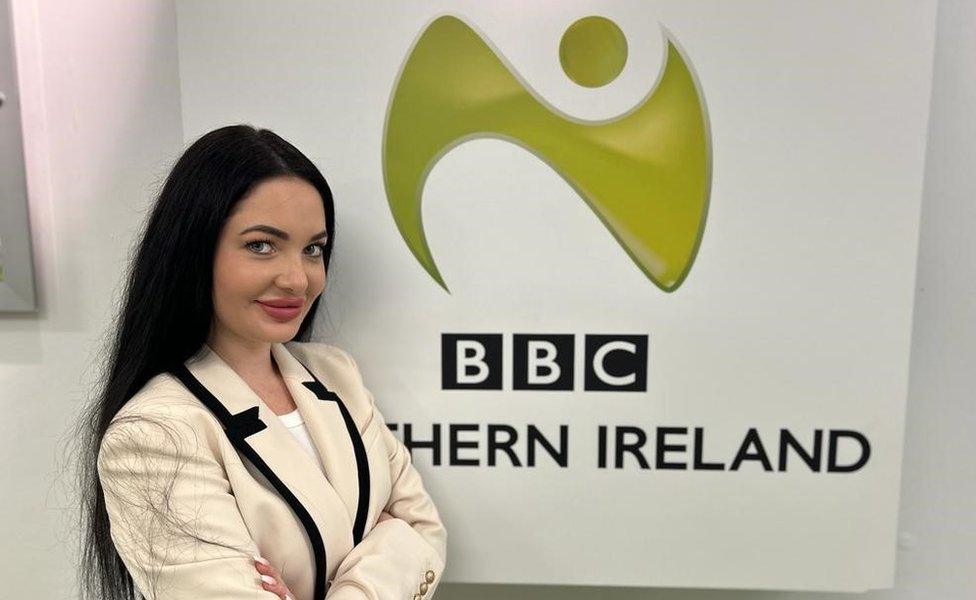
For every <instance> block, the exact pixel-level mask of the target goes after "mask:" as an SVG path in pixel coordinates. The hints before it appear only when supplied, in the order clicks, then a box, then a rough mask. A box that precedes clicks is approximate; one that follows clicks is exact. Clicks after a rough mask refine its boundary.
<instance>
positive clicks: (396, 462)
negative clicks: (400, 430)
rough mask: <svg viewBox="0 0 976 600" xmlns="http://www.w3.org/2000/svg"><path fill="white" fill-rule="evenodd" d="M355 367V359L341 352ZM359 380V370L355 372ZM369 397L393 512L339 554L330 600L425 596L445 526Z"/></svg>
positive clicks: (434, 579)
mask: <svg viewBox="0 0 976 600" xmlns="http://www.w3.org/2000/svg"><path fill="white" fill-rule="evenodd" d="M345 356H346V358H347V359H348V360H349V363H350V365H351V366H352V367H353V369H355V371H356V373H357V374H358V373H359V368H358V366H357V365H356V362H355V360H354V359H353V358H352V357H351V356H349V355H348V353H345ZM359 381H360V384H362V376H361V374H360V377H359ZM363 390H364V391H365V393H366V394H367V396H368V397H369V402H370V407H371V409H372V411H373V415H372V418H373V419H374V420H376V421H377V425H379V427H380V434H381V435H382V436H383V443H384V445H385V446H386V449H387V455H388V456H389V461H390V481H391V483H392V485H391V491H390V499H389V502H388V503H387V505H386V507H385V508H384V510H386V512H388V513H390V515H392V516H393V517H394V518H393V519H387V520H385V521H383V522H381V523H378V524H377V525H376V526H375V527H373V529H372V530H370V531H369V532H368V533H367V534H366V535H365V536H364V537H363V540H362V542H360V543H359V544H358V545H357V546H356V547H355V548H353V549H352V551H350V553H349V554H348V555H347V556H346V557H345V558H344V559H343V561H342V563H341V564H340V565H339V567H338V569H337V570H336V574H335V577H334V579H333V580H332V584H331V587H330V591H329V593H328V594H327V595H326V597H327V598H329V599H330V600H333V599H334V600H363V599H368V600H387V599H388V598H389V599H398V598H404V599H406V600H409V599H411V598H414V597H415V595H420V597H421V598H423V600H429V599H430V598H431V597H432V596H433V595H434V591H435V589H436V588H437V586H438V584H440V580H441V575H442V574H443V572H444V567H445V565H446V562H447V530H446V529H445V527H444V524H443V522H442V521H441V518H440V515H439V513H438V511H437V507H436V506H435V505H434V501H433V500H432V499H431V497H430V494H428V493H427V490H426V489H425V487H424V484H423V481H422V480H421V477H420V473H418V472H417V469H416V468H415V467H414V466H413V462H412V460H411V457H410V452H409V451H408V450H407V448H406V446H405V445H404V444H403V442H401V441H400V440H399V439H398V438H397V437H396V436H395V435H393V432H391V431H390V430H389V428H388V427H387V426H386V421H385V420H384V419H383V415H382V414H381V413H380V412H379V410H378V409H377V408H376V401H375V399H374V398H373V394H372V393H371V392H370V391H369V390H368V389H366V388H365V386H363Z"/></svg>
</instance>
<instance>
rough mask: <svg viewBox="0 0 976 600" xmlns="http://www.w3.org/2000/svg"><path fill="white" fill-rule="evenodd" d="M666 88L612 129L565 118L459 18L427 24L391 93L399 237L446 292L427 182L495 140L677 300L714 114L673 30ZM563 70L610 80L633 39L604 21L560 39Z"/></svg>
mask: <svg viewBox="0 0 976 600" xmlns="http://www.w3.org/2000/svg"><path fill="white" fill-rule="evenodd" d="M664 38H665V42H666V59H665V64H664V68H663V69H662V71H661V73H660V74H659V77H658V81H657V85H655V86H653V87H652V89H651V91H650V92H648V94H647V96H646V97H645V98H644V99H643V100H642V101H641V102H640V103H638V105H637V106H635V107H634V108H632V109H631V110H629V111H627V112H626V113H625V114H623V115H621V116H619V117H615V118H613V119H609V120H605V121H583V120H580V119H574V118H572V117H568V116H566V115H563V114H561V113H560V112H559V111H557V110H556V109H555V108H553V107H552V106H551V105H549V104H548V103H547V102H546V101H545V100H543V99H542V98H540V97H539V96H538V94H536V93H535V92H534V91H533V90H532V89H530V88H529V86H528V85H526V84H525V83H524V82H522V81H521V80H520V78H519V76H518V75H517V74H516V73H515V72H514V71H513V70H512V69H511V68H509V67H508V66H507V64H506V63H505V61H504V60H503V59H502V58H501V57H500V56H499V55H498V54H497V53H496V52H495V51H494V50H493V49H492V48H491V47H489V45H488V43H487V42H486V41H485V40H484V39H482V37H481V36H480V35H479V34H478V33H477V32H475V31H474V30H473V29H472V28H471V27H469V26H468V25H467V24H465V23H464V22H463V21H461V20H460V19H458V18H457V17H454V16H443V17H439V18H437V19H435V20H434V21H432V22H431V23H430V25H429V26H428V27H427V29H425V30H424V32H423V33H422V34H421V35H420V37H419V38H418V39H417V41H416V43H415V44H414V47H413V49H412V50H411V51H410V53H409V55H408V57H407V60H406V62H404V64H403V67H402V69H401V71H400V75H399V78H398V80H397V82H396V85H395V86H394V88H393V94H392V97H391V100H390V106H389V109H388V112H387V115H386V125H385V131H384V141H383V179H384V184H385V186H386V194H387V200H388V201H389V203H390V210H391V211H392V213H393V219H394V221H395V222H396V225H397V228H398V229H399V231H400V235H402V236H403V240H404V241H405V242H406V244H407V247H408V248H410V251H411V252H412V253H413V255H414V256H415V257H416V258H417V260H418V261H419V262H420V264H421V265H422V266H423V267H424V269H425V270H426V271H427V272H428V273H429V274H430V276H431V277H433V278H434V280H435V281H436V282H437V283H438V284H439V285H440V286H441V287H443V288H444V289H445V290H447V291H448V292H450V290H448V288H447V285H446V284H445V283H444V279H443V278H442V277H441V274H440V272H439V271H438V269H437V265H436V264H435V262H434V258H433V256H432V255H431V252H430V248H429V247H428V245H427V238H426V236H425V235H424V228H423V220H422V218H421V201H422V197H423V187H424V182H425V181H426V179H427V175H428V174H429V173H430V171H431V169H432V168H433V167H434V165H435V164H436V163H437V161H438V160H440V158H441V157H442V156H444V155H445V154H447V152H449V151H450V150H451V149H452V148H454V147H456V146H458V145H459V144H462V143H464V142H466V141H468V140H471V139H476V138H486V137H491V138H498V139H503V140H507V141H509V142H512V143H514V144H517V145H519V146H521V147H523V148H525V149H526V150H528V151H530V152H532V153H534V154H535V155H536V156H538V157H539V158H541V159H542V160H543V161H545V162H546V163H547V164H548V165H549V166H551V167H552V169H553V170H554V171H555V172H556V173H558V174H559V175H560V176H561V177H562V178H563V179H565V180H566V182H567V183H569V185H570V186H572V187H573V189H574V190H576V192H577V193H578V194H579V196H580V198H582V199H583V200H584V201H586V203H587V205H588V206H589V207H590V209H591V210H592V211H593V213H594V214H595V215H596V216H597V217H598V218H599V219H600V220H601V221H602V222H603V224H604V225H605V226H606V228H607V230H608V231H609V232H610V233H611V234H612V235H613V237H614V238H615V239H616V240H617V242H618V243H619V244H620V246H621V248H623V250H624V251H625V252H626V253H627V254H628V255H629V256H630V258H631V259H632V260H633V261H634V264H635V265H637V267H639V268H640V269H641V271H642V272H643V273H644V274H645V275H646V276H647V278H648V279H650V280H651V281H652V282H653V283H654V284H655V285H657V286H658V287H659V288H661V289H662V290H664V291H666V292H672V291H674V290H676V289H677V288H678V286H680V285H681V282H682V281H684V279H685V277H686V276H687V275H688V272H689V270H690V269H691V265H692V263H693V262H694V258H695V255H696V254H697V251H698V246H699V244H700V243H701V237H702V233H703V232H704V227H705V217H706V214H707V212H708V197H709V189H710V186H711V149H710V145H709V132H708V122H707V119H706V114H705V104H704V100H703V99H702V96H701V93H700V92H699V90H698V86H697V83H696V81H695V78H694V75H693V73H692V71H691V68H690V67H689V65H688V62H687V61H686V60H685V58H684V57H683V56H682V54H681V52H680V51H679V50H678V48H677V46H676V44H675V42H674V41H673V39H672V38H671V36H670V35H669V34H668V33H667V32H665V34H664ZM559 61H560V63H561V65H562V67H563V70H564V71H565V73H566V75H567V76H568V77H569V78H570V79H572V80H573V81H574V82H576V83H577V84H579V85H582V86H587V87H599V86H602V85H606V84H607V83H609V82H611V81H613V79H614V78H615V77H616V76H617V75H618V74H619V73H620V72H621V71H622V70H623V67H624V64H625V63H626V61H627V40H626V38H625V37H624V34H623V32H622V31H621V30H620V28H619V27H617V25H616V24H615V23H614V22H613V21H610V20H609V19H605V18H603V17H596V16H592V17H586V18H583V19H580V20H579V21H576V22H575V23H573V24H572V25H571V26H570V27H569V28H568V29H567V30H566V32H565V33H564V34H563V38H562V41H561V43H560V45H559Z"/></svg>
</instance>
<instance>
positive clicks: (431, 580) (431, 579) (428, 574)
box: [424, 571, 434, 583]
mask: <svg viewBox="0 0 976 600" xmlns="http://www.w3.org/2000/svg"><path fill="white" fill-rule="evenodd" d="M424 579H425V580H426V581H427V583H434V572H433V571H427V572H426V573H424Z"/></svg>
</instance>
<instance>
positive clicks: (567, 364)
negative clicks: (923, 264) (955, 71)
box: [178, 0, 935, 591]
mask: <svg viewBox="0 0 976 600" xmlns="http://www.w3.org/2000/svg"><path fill="white" fill-rule="evenodd" d="M178 10H179V36H180V77H181V85H182V94H183V116H184V125H185V134H186V137H187V141H190V140H192V139H195V138H197V137H198V136H200V135H202V134H203V133H205V132H207V131H209V130H211V129H214V128H216V127H219V126H223V125H227V124H231V123H237V122H247V123H251V124H253V125H256V126H259V127H267V128H270V129H272V130H274V131H275V132H277V133H278V134H280V135H282V136H283V137H285V138H286V139H288V140H289V141H291V142H292V143H294V144H295V145H296V146H298V147H299V148H300V149H302V150H303V151H304V152H305V153H306V154H307V155H308V156H309V157H310V158H312V160H314V161H315V162H316V164H317V165H318V166H319V167H320V168H321V169H322V171H323V172H324V174H325V176H326V178H327V179H328V181H329V183H330V185H331V186H332V189H333V192H334V195H335V201H336V205H337V211H338V214H337V215H336V223H337V227H336V244H337V246H336V254H335V257H334V262H333V268H332V269H331V270H330V273H329V281H328V288H327V291H326V295H325V297H324V303H325V306H326V308H327V310H326V311H325V312H323V315H324V316H323V318H322V320H321V322H320V323H319V324H318V326H319V332H320V336H319V339H322V340H325V341H330V342H332V343H336V344H338V345H340V346H342V347H343V348H346V349H347V350H349V351H350V352H351V353H352V354H353V355H354V356H355V357H356V358H357V360H358V362H359V364H360V367H361V369H362V371H363V373H364V375H365V380H366V384H367V386H368V387H369V388H370V389H371V390H372V391H373V393H374V395H375V396H376V398H377V402H378V404H379V406H380V408H381V409H382V411H383V413H384V415H385V416H386V419H387V421H388V422H389V423H390V424H391V425H395V426H396V429H395V431H396V432H397V434H398V435H399V436H400V437H401V438H402V439H404V440H405V441H406V442H407V443H408V445H409V446H411V447H412V455H413V458H414V463H415V464H416V466H417V468H418V469H419V470H420V471H421V473H422V475H423V477H424V480H425V482H426V484H427V487H428V489H429V491H430V492H431V494H432V495H433V496H434V498H435V500H436V501H437V504H438V507H439V508H440V511H441V514H442V517H443V518H444V522H445V525H446V527H447V529H448V532H449V544H448V549H449V556H448V568H447V571H446V573H445V577H446V579H447V580H448V581H457V582H491V583H530V584H588V585H621V586H675V587H723V588H752V589H757V588H768V589H794V590H825V591H827V590H829V591H841V590H846V591H858V590H865V589H870V588H878V587H888V586H890V585H891V584H892V580H893V572H894V554H895V540H896V527H897V510H898V490H899V478H900V464H901V450H902V430H903V425H904V413H905V398H906V391H907V374H908V358H909V341H910V332H911V315H912V300H913V287H914V281H915V264H916V246H917V238H918V218H919V202H920V195H921V187H922V172H923V157H924V150H925V137H926V123H927V117H928V101H929V91H930V85H931V71H932V66H931V64H932V52H933V37H934V25H935V21H934V17H935V3H934V2H931V1H929V2H887V1H885V2H882V1H876V2H857V3H850V2H841V1H830V2H816V3H810V2H804V3H798V2H773V1H759V0H755V1H748V2H735V3H730V2H721V1H714V2H682V1H678V0H674V1H661V2H579V1H577V2H534V3H527V2H450V3H448V2H393V1H389V2H369V3H362V2H356V3H341V4H340V3H307V2H302V3H281V2H274V3H270V2H269V3H264V4H256V3H246V4H242V3H238V2H181V3H179V5H178Z"/></svg>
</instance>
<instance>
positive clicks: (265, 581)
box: [254, 556, 295, 600]
mask: <svg viewBox="0 0 976 600" xmlns="http://www.w3.org/2000/svg"><path fill="white" fill-rule="evenodd" d="M254 568H256V569H257V570H258V573H260V574H261V586H262V587H263V588H264V589H266V590H268V591H269V592H273V593H275V594H277V595H278V597H279V598H281V600H295V595H294V594H292V593H291V590H289V589H288V586H287V585H285V582H284V581H282V579H281V575H279V574H278V571H276V570H275V569H274V567H272V566H271V563H269V562H268V561H267V560H265V559H263V558H261V557H260V556H255V557H254Z"/></svg>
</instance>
